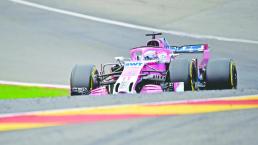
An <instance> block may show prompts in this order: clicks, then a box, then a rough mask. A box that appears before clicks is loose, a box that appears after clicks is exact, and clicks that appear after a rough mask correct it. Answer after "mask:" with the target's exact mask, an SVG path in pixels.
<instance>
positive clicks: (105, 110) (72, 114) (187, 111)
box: [0, 96, 258, 131]
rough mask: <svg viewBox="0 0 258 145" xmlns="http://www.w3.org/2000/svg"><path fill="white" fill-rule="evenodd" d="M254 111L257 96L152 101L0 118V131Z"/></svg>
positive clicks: (257, 99)
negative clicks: (243, 110)
mask: <svg viewBox="0 0 258 145" xmlns="http://www.w3.org/2000/svg"><path fill="white" fill-rule="evenodd" d="M254 108H258V96H243V97H230V98H217V99H206V100H186V101H177V102H161V103H159V102H156V103H146V104H131V105H118V106H107V107H105V106H103V107H96V108H94V107H93V108H76V109H64V110H50V111H39V112H31V113H29V112H26V113H18V114H9V115H0V131H11V130H19V129H29V128H38V127H50V126H58V125H67V124H75V123H91V122H99V121H112V120H123V119H136V118H144V117H162V116H178V115H191V114H202V113H212V112H220V111H233V110H241V109H254Z"/></svg>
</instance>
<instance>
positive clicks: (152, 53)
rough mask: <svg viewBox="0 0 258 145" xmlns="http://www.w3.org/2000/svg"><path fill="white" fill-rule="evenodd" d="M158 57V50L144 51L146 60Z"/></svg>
mask: <svg viewBox="0 0 258 145" xmlns="http://www.w3.org/2000/svg"><path fill="white" fill-rule="evenodd" d="M156 59H158V56H157V53H156V51H147V52H145V53H144V60H156Z"/></svg>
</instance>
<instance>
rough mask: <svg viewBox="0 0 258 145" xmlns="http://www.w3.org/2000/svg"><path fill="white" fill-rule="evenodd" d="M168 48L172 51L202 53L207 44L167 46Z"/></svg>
mask: <svg viewBox="0 0 258 145" xmlns="http://www.w3.org/2000/svg"><path fill="white" fill-rule="evenodd" d="M169 49H170V50H172V51H173V53H202V52H204V50H208V44H195V45H183V46H169Z"/></svg>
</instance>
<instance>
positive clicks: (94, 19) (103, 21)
mask: <svg viewBox="0 0 258 145" xmlns="http://www.w3.org/2000/svg"><path fill="white" fill-rule="evenodd" d="M9 1H12V2H15V3H19V4H22V5H26V6H30V7H34V8H38V9H43V10H47V11H51V12H56V13H60V14H64V15H68V16H73V17H77V18H82V19H87V20H92V21H96V22H101V23H106V24H112V25H117V26H121V27H127V28H132V29H138V30H144V31H153V32H162V33H167V34H172V35H177V36H184V37H190V38H197V39H211V40H219V41H227V42H240V43H249V44H258V41H257V40H248V39H241V38H228V37H220V36H212V35H201V34H191V33H186V32H179V31H173V30H164V29H158V28H152V27H146V26H141V25H135V24H130V23H125V22H120V21H115V20H109V19H104V18H100V17H94V16H90V15H85V14H81V13H77V12H71V11H67V10H62V9H58V8H53V7H49V6H45V5H41V4H37V3H33V2H29V1H25V0H9Z"/></svg>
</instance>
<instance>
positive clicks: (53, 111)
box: [0, 94, 258, 118]
mask: <svg viewBox="0 0 258 145" xmlns="http://www.w3.org/2000/svg"><path fill="white" fill-rule="evenodd" d="M247 97H253V98H257V97H258V94H257V95H247V96H231V97H219V98H207V99H193V100H188V99H187V100H179V101H163V102H150V103H135V104H120V105H106V106H97V107H79V108H64V109H53V110H39V111H30V112H17V113H6V114H0V118H3V117H15V116H19V115H32V114H38V113H58V112H64V111H80V110H94V109H106V108H116V107H128V106H132V105H165V104H179V103H187V102H203V101H218V100H226V99H242V98H247Z"/></svg>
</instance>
